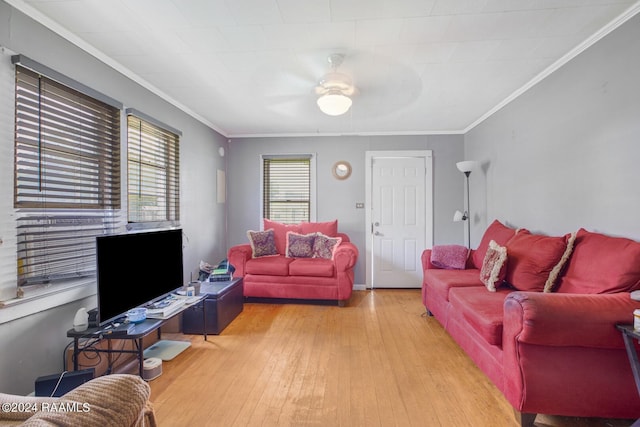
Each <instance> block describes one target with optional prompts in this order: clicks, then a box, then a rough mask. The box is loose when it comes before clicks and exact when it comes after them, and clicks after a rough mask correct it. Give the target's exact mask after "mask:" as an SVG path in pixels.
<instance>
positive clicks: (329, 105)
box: [317, 91, 353, 116]
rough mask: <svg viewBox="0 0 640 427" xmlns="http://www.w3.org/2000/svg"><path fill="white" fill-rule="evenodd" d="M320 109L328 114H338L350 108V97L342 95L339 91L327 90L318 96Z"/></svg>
mask: <svg viewBox="0 0 640 427" xmlns="http://www.w3.org/2000/svg"><path fill="white" fill-rule="evenodd" d="M317 103H318V107H320V111H322V112H323V113H325V114H327V115H329V116H340V115H342V114H344V113H346V112H347V111H349V108H351V104H352V103H353V101H351V98H349V97H348V96H346V95H343V94H342V93H341V92H340V91H329V92H327V93H326V94H324V95H322V96H321V97H319V98H318V101H317Z"/></svg>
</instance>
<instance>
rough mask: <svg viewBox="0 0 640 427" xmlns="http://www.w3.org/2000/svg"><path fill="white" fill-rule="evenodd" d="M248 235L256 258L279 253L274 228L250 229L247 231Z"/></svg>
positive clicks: (252, 253)
mask: <svg viewBox="0 0 640 427" xmlns="http://www.w3.org/2000/svg"><path fill="white" fill-rule="evenodd" d="M247 237H248V238H249V243H250V244H251V255H252V256H253V257H254V258H259V257H261V256H271V255H278V250H277V249H276V241H275V238H274V234H273V229H269V230H265V231H253V230H249V231H247Z"/></svg>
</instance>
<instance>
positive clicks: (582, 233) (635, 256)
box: [558, 229, 640, 294]
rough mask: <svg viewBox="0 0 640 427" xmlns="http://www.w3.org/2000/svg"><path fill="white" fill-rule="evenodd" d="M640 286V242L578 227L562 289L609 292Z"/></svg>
mask: <svg viewBox="0 0 640 427" xmlns="http://www.w3.org/2000/svg"><path fill="white" fill-rule="evenodd" d="M636 289H640V243H639V242H636V241H633V240H630V239H626V238H623V237H611V236H606V235H604V234H600V233H593V232H589V231H587V230H585V229H580V230H578V234H577V236H576V241H575V244H574V249H573V254H572V255H571V258H570V259H569V262H568V264H567V267H566V270H565V272H564V275H563V276H562V277H561V279H560V281H559V284H558V292H561V293H578V294H606V293H616V292H630V291H633V290H636Z"/></svg>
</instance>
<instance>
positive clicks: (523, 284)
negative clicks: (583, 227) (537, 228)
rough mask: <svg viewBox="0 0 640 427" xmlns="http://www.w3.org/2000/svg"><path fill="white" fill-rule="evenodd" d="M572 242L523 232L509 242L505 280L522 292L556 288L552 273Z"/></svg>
mask: <svg viewBox="0 0 640 427" xmlns="http://www.w3.org/2000/svg"><path fill="white" fill-rule="evenodd" d="M568 240H569V238H568V235H567V236H563V237H549V236H542V235H539V234H531V233H530V232H529V231H526V230H525V231H520V232H518V233H517V234H516V235H515V236H513V237H512V238H511V239H510V240H509V241H508V242H507V245H506V246H507V252H508V253H509V257H508V260H507V275H506V277H505V280H506V281H507V282H508V283H509V284H510V285H511V286H513V287H514V288H515V289H517V290H519V291H533V292H542V291H544V290H545V288H547V287H549V289H551V288H553V283H552V282H551V280H552V279H553V278H552V277H551V271H552V270H553V269H554V268H555V266H556V265H558V263H559V262H560V261H561V259H562V257H563V255H564V254H565V251H566V250H567V242H568Z"/></svg>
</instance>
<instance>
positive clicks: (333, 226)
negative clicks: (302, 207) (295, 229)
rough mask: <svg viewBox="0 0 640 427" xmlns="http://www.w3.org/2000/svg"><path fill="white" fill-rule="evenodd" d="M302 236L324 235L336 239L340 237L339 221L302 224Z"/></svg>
mask: <svg viewBox="0 0 640 427" xmlns="http://www.w3.org/2000/svg"><path fill="white" fill-rule="evenodd" d="M300 230H301V233H302V234H311V233H322V234H324V235H325V236H329V237H336V236H337V235H338V220H337V219H336V220H333V221H327V222H301V223H300Z"/></svg>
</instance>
